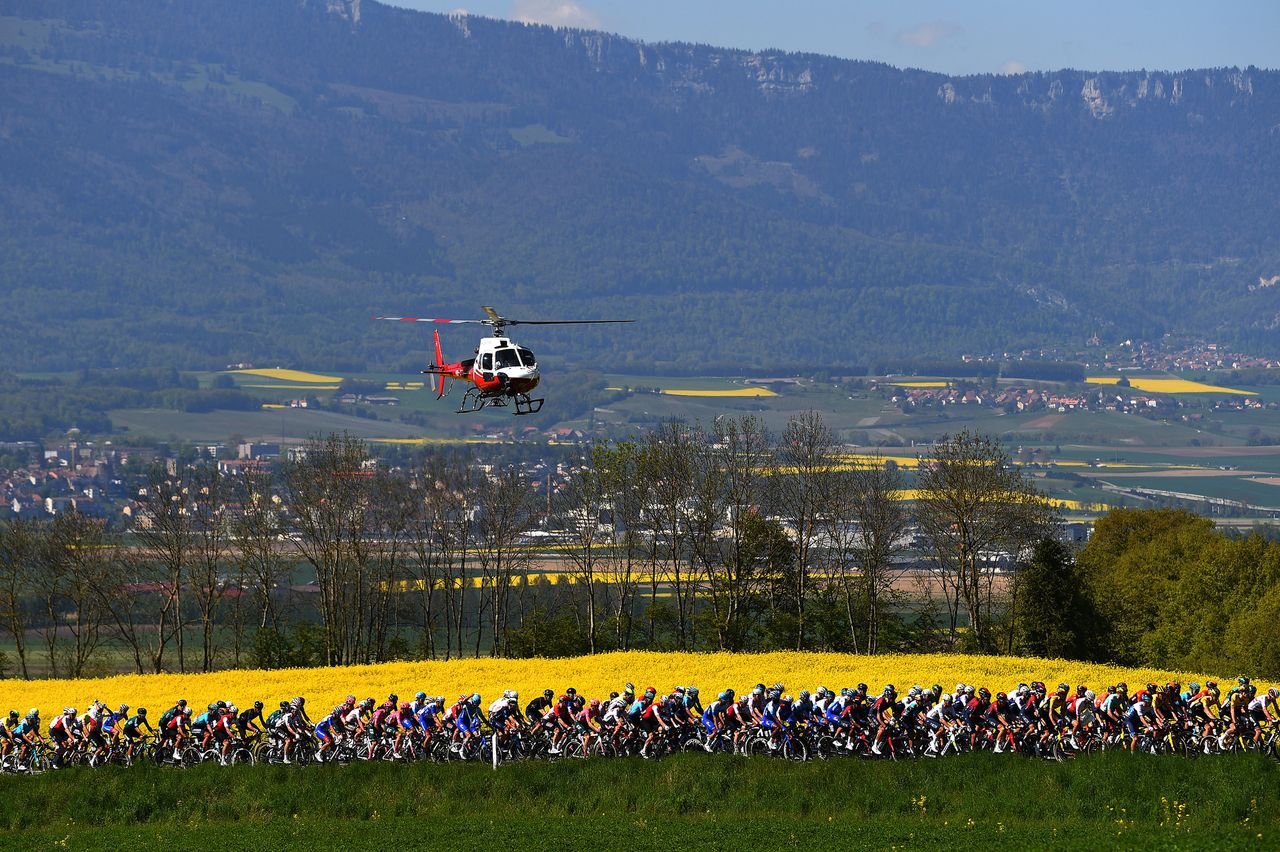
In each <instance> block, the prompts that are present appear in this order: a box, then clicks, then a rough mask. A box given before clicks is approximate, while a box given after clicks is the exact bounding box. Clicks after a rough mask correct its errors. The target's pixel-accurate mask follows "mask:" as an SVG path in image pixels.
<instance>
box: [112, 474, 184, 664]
mask: <svg viewBox="0 0 1280 852" xmlns="http://www.w3.org/2000/svg"><path fill="white" fill-rule="evenodd" d="M138 503H139V514H138V517H137V520H136V522H135V525H134V535H135V537H136V538H137V540H138V543H139V545H140V546H141V553H140V554H138V555H137V558H138V560H149V559H154V560H155V562H156V564H157V566H158V570H157V571H156V572H155V573H156V575H157V576H156V577H155V578H154V582H155V584H156V589H157V593H156V595H157V596H156V601H157V607H156V613H155V617H154V620H153V624H154V630H155V632H154V639H153V641H152V642H151V645H150V653H149V657H150V659H149V661H148V662H149V663H150V666H151V670H152V671H153V672H157V673H159V672H161V671H163V670H164V658H165V652H166V651H167V650H168V647H169V644H170V642H174V643H175V644H176V645H177V648H178V670H179V671H183V672H185V671H186V670H187V669H186V654H185V641H184V632H183V631H184V628H185V626H186V618H185V613H184V612H183V594H182V583H183V579H184V577H185V575H186V573H187V571H188V566H189V565H190V563H191V562H192V560H194V558H195V547H196V543H195V529H194V521H193V518H192V515H191V512H190V510H189V497H188V492H187V489H186V487H185V486H183V484H182V483H181V482H179V481H178V480H177V479H176V478H171V477H169V476H168V475H167V474H166V473H165V471H164V469H163V468H155V469H153V470H152V471H151V473H150V476H149V477H148V481H147V485H146V487H145V488H144V489H143V490H142V491H141V492H140V493H139V495H138ZM133 569H134V572H135V573H136V574H137V575H139V576H146V575H149V574H150V572H149V571H148V570H147V569H146V566H145V565H144V564H143V563H142V562H141V561H138V562H135V563H134V564H133ZM117 620H119V619H117ZM129 623H133V622H132V621H130V622H129Z"/></svg>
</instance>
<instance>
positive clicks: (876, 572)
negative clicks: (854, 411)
mask: <svg viewBox="0 0 1280 852" xmlns="http://www.w3.org/2000/svg"><path fill="white" fill-rule="evenodd" d="M845 481H846V482H847V488H845V489H842V491H843V493H842V495H841V496H842V497H843V498H844V499H847V500H848V501H849V502H848V505H847V506H838V507H837V505H831V508H832V510H833V511H834V512H836V513H837V514H847V516H848V517H850V518H851V519H852V520H853V522H854V530H855V536H854V543H855V551H854V552H855V555H856V559H857V565H858V571H859V575H860V580H861V583H860V586H861V590H862V596H863V599H864V600H865V602H866V631H867V643H866V647H867V653H868V654H874V653H876V652H877V651H879V644H880V632H881V607H882V604H883V602H884V600H885V598H886V597H890V596H891V594H892V591H893V588H894V584H895V583H896V582H897V581H898V580H899V578H901V576H902V574H903V571H902V568H901V567H900V566H899V564H898V562H897V557H898V555H899V554H900V553H901V552H902V550H903V549H904V548H905V546H906V536H907V531H908V529H909V528H910V525H911V513H910V512H909V511H908V509H907V505H906V503H905V502H903V500H902V491H903V481H902V473H901V472H900V471H899V470H898V467H897V465H894V464H886V463H885V461H884V460H883V459H881V458H879V457H878V456H875V457H872V458H871V459H867V460H865V461H861V462H859V463H857V464H856V465H855V466H854V469H853V471H851V473H850V475H849V476H848V477H847V479H846V480H845ZM836 502H837V501H831V504H835V503H836ZM829 505H830V504H829Z"/></svg>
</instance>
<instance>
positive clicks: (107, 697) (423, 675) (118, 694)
mask: <svg viewBox="0 0 1280 852" xmlns="http://www.w3.org/2000/svg"><path fill="white" fill-rule="evenodd" d="M1233 677H1234V676H1232V677H1230V678H1229V677H1227V676H1225V675H1224V676H1219V677H1218V678H1217V680H1218V681H1219V683H1226V682H1227V681H1229V680H1233ZM1202 679H1203V677H1197V676H1194V675H1192V674H1190V673H1187V672H1167V671H1158V670H1154V669H1121V668H1116V667H1113V666H1105V665H1095V664H1090V663H1079V662H1071V661H1067V660H1044V659H1036V658H1022V657H981V656H966V655H961V654H887V655H884V656H878V657H859V656H854V655H849V654H820V653H807V652H806V653H799V652H776V653H767V654H729V653H713V654H686V653H657V652H648V651H631V652H617V653H611V654H600V655H597V656H594V657H572V658H568V659H559V660H495V659H480V660H471V659H468V660H461V661H452V662H419V663H385V664H381V665H371V666H349V667H343V668H316V669H284V670H277V671H228V672H217V673H214V674H207V675H201V674H188V675H179V674H165V675H120V676H116V677H108V678H99V679H86V680H41V681H20V680H0V712H3V711H7V710H9V709H11V708H12V709H16V710H18V712H20V713H23V712H25V711H26V710H27V708H29V707H39V708H40V710H41V715H42V716H44V717H45V718H46V719H48V718H51V716H52V714H53V713H55V712H57V711H59V710H61V709H62V707H64V706H66V705H73V706H75V707H76V708H77V709H78V710H83V709H84V708H85V707H86V705H87V704H88V703H89V702H90V701H93V700H94V699H101V700H102V701H105V702H108V703H110V704H112V705H116V704H119V703H121V702H127V703H128V704H130V705H131V706H133V707H139V706H142V707H146V708H148V709H149V710H152V711H153V712H154V713H155V715H157V716H158V715H159V713H160V712H162V711H163V710H164V709H165V708H167V707H170V706H172V705H173V703H174V702H175V701H177V699H179V698H185V699H186V700H187V701H188V702H190V703H192V704H194V705H196V706H203V705H204V704H206V703H208V702H210V701H215V700H226V701H231V702H235V703H236V704H239V705H240V706H241V707H243V706H245V705H246V704H248V703H250V702H252V701H254V700H255V699H258V700H262V701H263V702H264V703H266V704H267V706H268V707H272V706H274V704H275V703H276V702H278V701H280V700H283V699H288V698H291V697H293V696H294V695H303V696H305V697H306V698H307V701H308V703H310V704H312V706H314V707H329V706H332V705H334V704H336V703H338V702H339V701H340V700H341V699H342V697H343V696H345V695H347V694H348V693H351V694H354V695H356V696H357V697H359V698H365V697H367V696H372V697H373V698H376V699H378V700H383V699H385V698H386V696H387V694H388V693H390V692H392V691H394V692H396V693H398V694H399V695H400V696H402V697H405V696H412V695H413V694H414V693H415V692H417V691H418V690H424V691H426V692H427V693H429V694H436V695H444V696H445V697H446V698H449V699H455V698H457V697H458V696H459V695H461V694H462V693H466V692H479V693H480V694H481V696H482V697H483V698H485V699H486V703H487V702H488V699H490V698H492V697H493V696H495V695H496V694H497V693H499V692H501V691H502V690H504V689H515V690H518V691H519V692H520V696H521V698H522V699H523V700H528V699H529V698H531V697H532V696H533V695H535V694H537V693H539V692H541V691H542V690H543V689H545V688H551V689H554V690H556V691H563V690H564V689H566V688H567V687H570V686H572V687H576V688H577V689H578V691H579V692H581V693H583V694H585V695H588V696H594V697H603V696H606V695H608V694H609V692H610V691H612V690H619V689H621V688H622V686H623V684H624V683H626V682H628V681H630V682H632V683H634V684H635V685H636V686H637V687H638V688H641V689H643V688H644V687H646V686H654V687H656V688H658V689H659V690H669V689H671V688H672V687H674V686H676V685H684V686H689V685H693V686H697V687H698V688H699V689H700V690H702V693H703V695H704V696H709V695H713V694H714V693H715V692H716V691H717V690H720V689H724V688H726V687H733V688H734V689H737V690H742V689H746V688H750V687H751V686H752V685H754V684H755V683H756V682H758V681H763V682H765V683H767V684H772V683H774V682H775V681H781V682H782V683H783V684H785V685H786V687H787V689H788V690H790V691H792V692H795V691H798V690H800V689H810V690H812V689H814V688H815V687H817V686H819V685H822V686H827V687H831V688H832V689H839V688H841V687H844V686H853V685H855V684H857V683H858V682H860V681H861V682H865V683H867V684H868V685H869V686H870V687H871V689H873V690H876V691H879V690H880V689H881V688H882V687H883V686H884V684H885V683H893V684H895V685H896V686H897V687H898V688H899V690H902V689H903V687H906V686H910V685H912V684H915V683H919V684H922V685H924V686H929V685H930V684H932V683H935V682H937V683H941V684H942V685H943V686H944V687H946V688H948V689H950V688H953V687H954V686H955V685H956V683H957V682H964V683H970V684H975V685H977V686H985V687H987V688H988V689H990V690H991V691H992V692H996V691H997V690H1006V691H1008V690H1011V689H1012V688H1014V687H1016V686H1017V685H1018V683H1019V682H1023V681H1031V680H1043V681H1045V682H1046V683H1048V684H1049V685H1050V686H1056V685H1057V683H1058V682H1059V681H1065V682H1066V683H1069V684H1071V686H1072V688H1074V687H1075V686H1076V685H1077V684H1080V683H1083V684H1085V685H1087V686H1089V687H1091V688H1093V689H1098V688H1105V687H1106V686H1107V685H1108V684H1111V683H1115V682H1118V681H1126V682H1128V683H1129V684H1130V685H1131V686H1132V685H1133V684H1137V683H1142V684H1145V683H1147V682H1148V681H1158V682H1160V683H1164V682H1166V681H1169V680H1179V681H1181V682H1182V683H1184V684H1185V683H1187V682H1189V681H1191V680H1202ZM706 700H707V699H706V698H704V702H705V701H706ZM313 715H314V713H313Z"/></svg>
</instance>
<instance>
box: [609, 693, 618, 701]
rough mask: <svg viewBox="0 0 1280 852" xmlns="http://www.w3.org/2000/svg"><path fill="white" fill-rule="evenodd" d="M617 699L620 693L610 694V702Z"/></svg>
mask: <svg viewBox="0 0 1280 852" xmlns="http://www.w3.org/2000/svg"><path fill="white" fill-rule="evenodd" d="M617 697H618V693H617V692H616V691H614V692H610V693H609V700H610V701H612V700H613V699H615V698H617Z"/></svg>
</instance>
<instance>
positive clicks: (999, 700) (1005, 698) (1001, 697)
mask: <svg viewBox="0 0 1280 852" xmlns="http://www.w3.org/2000/svg"><path fill="white" fill-rule="evenodd" d="M1008 700H1009V696H1008V695H1005V694H1004V693H1003V692H997V693H996V703H997V704H1003V703H1005V702H1006V701H1008Z"/></svg>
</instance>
